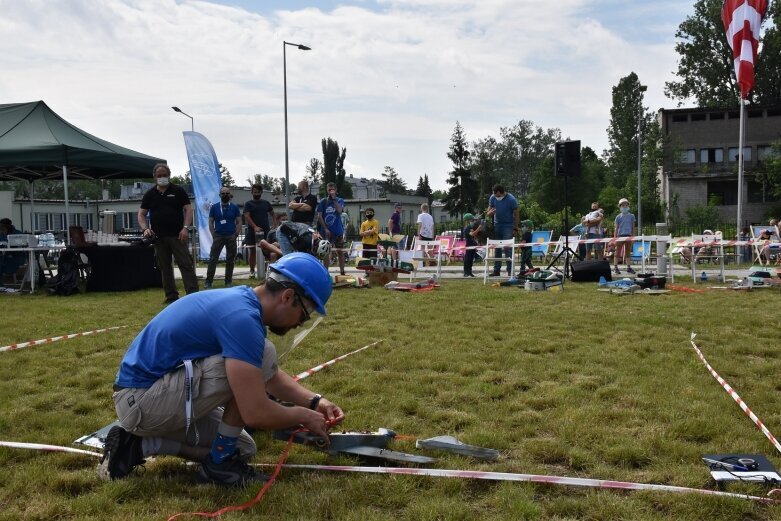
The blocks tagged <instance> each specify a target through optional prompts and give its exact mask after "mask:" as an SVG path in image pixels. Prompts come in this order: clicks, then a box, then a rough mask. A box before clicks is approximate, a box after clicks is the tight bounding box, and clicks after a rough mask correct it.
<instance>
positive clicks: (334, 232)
mask: <svg viewBox="0 0 781 521" xmlns="http://www.w3.org/2000/svg"><path fill="white" fill-rule="evenodd" d="M336 202H337V203H339V206H340V207H341V208H342V211H344V199H342V198H341V197H337V198H336ZM317 213H320V214H322V215H323V221H324V222H325V225H326V227H328V230H329V231H330V232H331V236H333V237H338V236H340V235H342V234H344V226H343V225H342V217H341V216H340V215H338V214H337V213H336V207H335V205H334V201H332V200H331V199H329V198H328V197H325V198H323V199H321V200H320V202H319V203H318V204H317Z"/></svg>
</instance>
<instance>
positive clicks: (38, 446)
mask: <svg viewBox="0 0 781 521" xmlns="http://www.w3.org/2000/svg"><path fill="white" fill-rule="evenodd" d="M0 447H10V448H12V449H29V450H41V451H45V452H72V453H74V454H87V455H88V456H95V457H98V458H101V457H103V454H101V453H100V452H93V451H91V450H83V449H73V448H71V447H61V446H59V445H46V444H43V443H22V442H19V441H0Z"/></svg>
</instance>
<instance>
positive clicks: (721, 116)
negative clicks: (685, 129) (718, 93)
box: [710, 112, 724, 121]
mask: <svg viewBox="0 0 781 521" xmlns="http://www.w3.org/2000/svg"><path fill="white" fill-rule="evenodd" d="M717 119H724V113H723V112H711V113H710V120H711V121H716V120H717Z"/></svg>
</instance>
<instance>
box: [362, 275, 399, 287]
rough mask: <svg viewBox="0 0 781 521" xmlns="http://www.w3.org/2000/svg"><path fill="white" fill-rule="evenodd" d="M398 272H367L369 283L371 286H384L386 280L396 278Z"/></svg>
mask: <svg viewBox="0 0 781 521" xmlns="http://www.w3.org/2000/svg"><path fill="white" fill-rule="evenodd" d="M398 278H399V274H398V273H394V272H392V271H371V272H369V284H370V285H371V286H372V287H375V288H376V287H380V286H384V285H385V284H387V283H388V282H391V281H393V280H398Z"/></svg>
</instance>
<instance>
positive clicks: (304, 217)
mask: <svg viewBox="0 0 781 521" xmlns="http://www.w3.org/2000/svg"><path fill="white" fill-rule="evenodd" d="M298 191H299V195H297V196H296V197H295V199H293V200H292V201H291V202H290V209H291V210H293V214H292V215H291V216H290V220H291V221H293V222H294V223H305V224H308V225H310V226H312V225H314V223H315V209H316V208H317V196H316V195H313V194H312V193H310V192H309V183H307V182H306V181H301V182H300V183H298Z"/></svg>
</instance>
